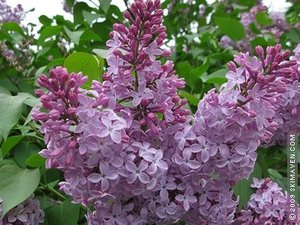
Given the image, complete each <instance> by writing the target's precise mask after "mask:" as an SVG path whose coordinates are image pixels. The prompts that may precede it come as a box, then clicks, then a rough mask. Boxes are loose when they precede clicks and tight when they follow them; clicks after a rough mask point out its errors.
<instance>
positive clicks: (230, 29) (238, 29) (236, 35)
mask: <svg viewBox="0 0 300 225" xmlns="http://www.w3.org/2000/svg"><path fill="white" fill-rule="evenodd" d="M215 23H216V24H217V25H218V26H219V27H220V29H221V31H222V32H223V33H224V34H226V35H227V36H229V37H230V38H231V39H232V40H234V41H239V40H242V39H243V38H244V37H245V28H244V26H243V25H242V24H241V23H240V22H239V21H238V20H235V19H229V18H223V17H215Z"/></svg>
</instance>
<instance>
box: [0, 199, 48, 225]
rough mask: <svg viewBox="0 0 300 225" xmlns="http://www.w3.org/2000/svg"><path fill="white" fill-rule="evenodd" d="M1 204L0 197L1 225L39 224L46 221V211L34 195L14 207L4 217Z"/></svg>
mask: <svg viewBox="0 0 300 225" xmlns="http://www.w3.org/2000/svg"><path fill="white" fill-rule="evenodd" d="M1 205H2V200H1V199H0V225H39V224H42V223H43V222H44V211H43V210H42V209H40V202H39V200H37V199H34V197H33V196H31V197H30V198H28V199H27V200H25V201H24V202H22V203H21V204H19V205H17V206H16V207H14V208H12V209H11V210H10V211H8V212H7V214H5V215H4V217H3V218H2V216H3V215H2V206H1Z"/></svg>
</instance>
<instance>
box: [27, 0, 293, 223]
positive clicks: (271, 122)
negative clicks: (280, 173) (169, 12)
mask: <svg viewBox="0 0 300 225" xmlns="http://www.w3.org/2000/svg"><path fill="white" fill-rule="evenodd" d="M162 15H163V11H162V10H161V9H160V2H159V1H158V0H147V1H143V0H136V2H135V3H133V4H132V6H131V7H130V9H129V10H128V11H126V12H125V13H124V17H125V18H126V19H127V20H128V22H129V26H125V25H124V24H115V25H114V31H113V32H112V33H111V39H110V40H109V41H108V42H107V47H108V48H109V50H108V57H107V63H108V69H107V72H106V73H105V74H104V76H103V77H104V78H103V79H104V81H103V82H98V81H94V82H93V85H92V88H91V89H90V90H83V89H81V88H80V86H82V85H83V84H84V82H85V81H86V78H85V77H83V76H82V75H81V74H75V73H72V74H68V72H67V70H66V69H64V68H62V67H57V68H55V69H53V70H51V71H50V77H47V76H46V75H42V76H41V77H40V78H39V84H40V86H41V87H44V88H46V89H47V90H48V92H44V91H41V90H39V91H37V94H38V96H39V97H40V99H41V102H42V107H43V109H42V110H39V111H36V112H34V113H33V117H34V119H35V120H37V121H39V122H40V123H41V132H42V133H43V134H45V143H46V144H47V149H44V150H42V151H41V155H42V156H43V157H45V158H46V159H47V161H46V166H47V167H48V168H58V169H60V170H62V171H63V172H64V178H65V180H64V181H63V182H61V183H60V189H61V190H63V191H64V192H65V193H66V194H68V195H69V196H71V197H72V199H73V201H74V202H76V203H80V204H82V205H83V206H85V207H87V208H89V209H93V210H91V211H89V212H88V214H87V220H88V224H89V225H100V224H101V225H102V224H112V225H113V224H118V225H126V224H137V225H141V224H170V223H173V222H177V221H179V220H183V221H186V222H187V223H188V224H199V223H201V224H203V225H205V224H207V225H208V224H209V225H219V224H232V223H233V222H234V215H235V212H236V206H237V201H236V200H235V199H234V197H233V192H232V186H233V185H234V184H235V183H236V182H237V181H239V180H241V179H243V178H246V177H248V176H249V174H250V173H251V172H252V170H253V167H254V163H255V160H256V157H257V153H256V149H257V147H258V146H260V145H261V144H262V143H269V142H270V141H271V140H272V136H273V134H274V133H275V132H276V129H277V128H278V127H279V126H281V125H282V124H283V123H280V122H279V119H276V118H277V117H276V113H277V112H278V107H276V103H278V102H279V99H280V96H281V95H282V93H286V91H287V85H288V84H289V83H290V82H291V80H295V79H296V75H291V74H294V70H292V72H291V70H290V68H291V67H292V68H294V67H295V65H296V64H297V63H296V61H295V60H291V61H288V60H287V57H288V56H289V53H288V52H282V50H281V47H280V46H275V47H270V48H268V49H267V53H266V55H264V51H263V49H262V48H261V47H258V48H257V53H258V55H259V57H258V58H257V57H250V56H249V54H248V53H246V54H242V53H241V54H239V55H237V56H236V57H235V62H231V63H229V69H230V71H229V72H228V73H227V78H228V82H227V83H226V84H225V85H224V86H223V87H222V88H221V91H220V92H219V93H216V92H215V90H212V91H210V92H209V93H207V94H206V96H205V97H204V98H203V99H202V100H201V101H200V103H199V106H198V110H197V113H196V114H195V116H190V115H189V114H190V112H189V110H187V109H186V100H185V99H181V98H180V97H179V96H178V94H177V91H178V89H180V88H183V87H184V81H183V80H182V79H180V78H178V77H177V76H176V73H175V71H174V70H173V63H172V62H170V61H166V62H165V63H161V61H160V60H159V58H160V57H166V56H168V55H169V54H170V53H169V51H167V50H163V49H162V45H163V44H164V39H165V37H166V29H165V27H164V26H162ZM297 56H298V55H297ZM269 65H270V66H269ZM297 71H298V70H297ZM199 221H200V222H199Z"/></svg>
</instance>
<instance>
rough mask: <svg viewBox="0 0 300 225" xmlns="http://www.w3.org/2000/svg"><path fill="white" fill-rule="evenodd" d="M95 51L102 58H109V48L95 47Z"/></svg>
mask: <svg viewBox="0 0 300 225" xmlns="http://www.w3.org/2000/svg"><path fill="white" fill-rule="evenodd" d="M93 52H94V53H95V54H96V55H98V56H100V57H101V58H103V59H106V58H107V55H108V50H107V49H93Z"/></svg>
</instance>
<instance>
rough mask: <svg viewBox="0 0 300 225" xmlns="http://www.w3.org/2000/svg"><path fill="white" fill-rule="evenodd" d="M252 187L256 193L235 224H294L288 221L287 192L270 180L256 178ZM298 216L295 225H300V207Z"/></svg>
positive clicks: (239, 214) (238, 215)
mask: <svg viewBox="0 0 300 225" xmlns="http://www.w3.org/2000/svg"><path fill="white" fill-rule="evenodd" d="M251 187H252V188H254V189H256V192H255V193H254V194H252V195H251V197H250V200H249V202H248V203H247V205H246V207H245V209H244V210H242V211H241V212H239V213H238V214H237V215H236V217H237V218H236V222H235V223H234V224H236V225H239V224H243V225H260V224H276V225H289V224H293V223H292V222H291V221H289V220H288V212H289V204H288V199H289V196H288V194H287V193H286V192H283V190H282V188H281V187H279V186H278V184H277V183H275V182H273V181H271V179H269V178H266V179H262V180H259V179H257V178H254V179H253V183H252V185H251ZM298 214H299V215H298V220H297V221H296V223H294V224H299V223H300V207H299V206H298Z"/></svg>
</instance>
